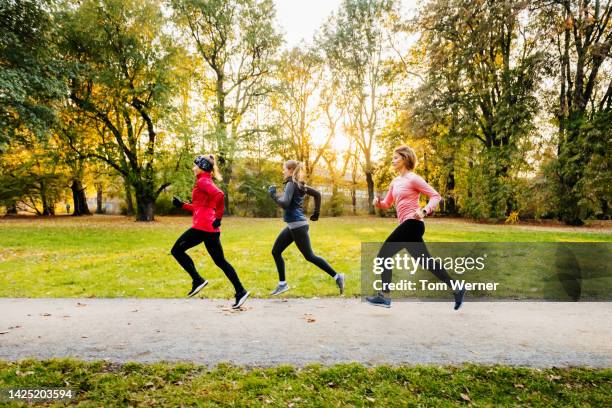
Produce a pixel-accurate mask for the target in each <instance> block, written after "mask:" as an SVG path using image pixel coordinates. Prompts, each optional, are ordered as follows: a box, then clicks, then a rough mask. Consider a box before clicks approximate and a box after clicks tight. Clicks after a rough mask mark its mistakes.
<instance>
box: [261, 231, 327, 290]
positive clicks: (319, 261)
mask: <svg viewBox="0 0 612 408" xmlns="http://www.w3.org/2000/svg"><path fill="white" fill-rule="evenodd" d="M308 228H309V226H308V225H304V226H303V227H299V228H295V229H290V228H289V227H286V228H285V229H284V230H282V231H281V233H280V234H278V237H277V238H276V241H275V242H274V246H273V247H272V256H273V257H274V262H276V269H277V270H278V279H279V280H280V281H284V280H285V260H284V259H283V255H282V254H283V251H284V250H285V249H286V248H287V247H288V246H289V245H291V243H292V242H295V245H296V246H297V247H298V249H299V250H300V252H301V253H302V255H304V258H305V259H306V260H307V261H308V262H312V263H313V264H315V265H317V266H318V267H319V268H321V269H323V270H324V271H325V272H327V274H328V275H329V276H331V277H335V276H336V271H334V268H332V267H331V265H330V264H328V263H327V261H326V260H325V259H323V258H321V257H320V256H317V255H315V253H314V252H312V247H311V246H310V236H309V235H308Z"/></svg>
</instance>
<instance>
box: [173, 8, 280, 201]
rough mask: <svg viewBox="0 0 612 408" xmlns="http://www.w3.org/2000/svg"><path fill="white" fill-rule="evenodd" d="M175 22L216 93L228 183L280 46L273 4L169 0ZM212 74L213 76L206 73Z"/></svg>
mask: <svg viewBox="0 0 612 408" xmlns="http://www.w3.org/2000/svg"><path fill="white" fill-rule="evenodd" d="M170 4H171V6H172V8H173V11H174V15H173V18H174V21H175V22H176V23H177V25H178V26H179V27H181V28H182V29H183V30H184V31H185V32H186V33H187V35H188V36H189V38H190V39H191V40H192V43H193V45H194V46H195V48H196V50H197V52H198V54H199V56H200V57H201V58H202V59H203V61H204V63H205V64H206V65H205V68H207V69H208V70H207V72H206V74H205V75H203V76H204V77H205V78H206V79H205V81H204V92H205V93H210V94H213V95H214V100H215V106H214V109H213V112H214V115H213V116H214V123H215V128H214V130H213V132H211V137H212V138H213V140H214V141H215V145H216V151H217V158H218V164H219V168H220V170H221V173H222V176H223V183H224V185H225V193H226V194H225V207H226V209H228V210H229V208H230V206H229V202H230V201H229V193H228V185H229V183H230V181H231V179H232V164H233V160H234V157H235V153H236V151H237V149H238V147H239V145H240V142H241V141H242V140H243V138H244V137H245V135H246V134H248V130H246V129H243V126H242V125H243V121H244V118H245V115H247V114H248V113H249V112H250V110H251V109H252V107H253V104H254V102H255V101H256V100H257V98H258V97H259V96H262V95H265V94H267V93H268V92H269V91H270V88H269V87H268V86H267V83H266V80H267V79H268V78H269V77H270V75H271V74H272V67H273V65H272V61H273V58H274V56H275V54H276V52H277V49H278V47H279V46H280V44H281V36H280V35H279V34H278V33H277V32H276V29H275V23H274V17H275V10H274V4H273V2H272V1H271V0H170ZM208 73H210V75H207V74H208Z"/></svg>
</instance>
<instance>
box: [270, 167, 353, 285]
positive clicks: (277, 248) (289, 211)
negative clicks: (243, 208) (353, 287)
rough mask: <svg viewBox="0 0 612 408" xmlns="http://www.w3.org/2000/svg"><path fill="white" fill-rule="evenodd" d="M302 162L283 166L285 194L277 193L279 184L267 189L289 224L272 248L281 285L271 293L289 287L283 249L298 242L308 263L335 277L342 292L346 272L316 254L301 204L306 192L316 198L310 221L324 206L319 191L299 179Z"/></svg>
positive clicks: (315, 217)
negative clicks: (279, 194) (339, 271)
mask: <svg viewBox="0 0 612 408" xmlns="http://www.w3.org/2000/svg"><path fill="white" fill-rule="evenodd" d="M300 169H301V164H300V163H298V162H297V161H295V160H288V161H287V162H286V163H285V164H284V166H283V177H284V178H285V181H284V185H285V191H284V193H283V195H282V197H277V196H276V186H270V188H269V189H268V192H269V193H270V196H271V197H272V199H273V200H274V201H276V203H277V204H278V205H280V206H281V207H282V208H283V210H284V214H283V220H284V221H285V222H286V223H287V227H286V228H285V229H283V230H282V231H281V233H280V234H279V235H278V237H277V238H276V242H274V246H273V247H272V256H273V257H274V262H275V263H276V269H277V270H278V280H279V283H278V286H277V287H276V289H275V290H274V291H273V292H272V293H271V295H279V294H281V293H283V292H286V291H288V290H289V285H288V284H287V281H286V280H285V261H284V260H283V255H282V254H283V251H284V250H285V249H286V248H287V247H288V246H289V245H291V243H292V242H295V245H296V246H297V247H298V249H299V250H300V252H301V253H302V255H304V258H305V259H306V260H307V261H308V262H312V263H313V264H315V265H316V266H318V267H319V268H321V269H322V270H324V271H325V272H327V274H328V275H329V276H331V277H332V278H334V279H335V281H336V285H337V286H338V289H340V294H342V293H344V274H342V273H337V272H336V271H334V269H333V268H332V267H331V265H330V264H329V263H327V261H326V260H325V259H323V258H321V257H320V256H317V255H315V253H314V252H313V251H312V247H311V246H310V237H309V235H308V221H307V220H306V217H305V216H304V210H303V209H302V204H303V203H304V197H305V196H306V194H308V195H310V196H313V197H314V200H315V210H314V214H312V216H311V217H310V220H311V221H317V220H318V219H319V212H320V209H321V193H319V192H318V191H317V190H315V189H313V188H311V187H308V186H307V185H306V184H304V182H303V181H301V180H300Z"/></svg>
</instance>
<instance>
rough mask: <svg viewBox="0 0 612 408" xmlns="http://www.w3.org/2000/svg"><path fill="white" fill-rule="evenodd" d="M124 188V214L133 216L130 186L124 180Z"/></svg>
mask: <svg viewBox="0 0 612 408" xmlns="http://www.w3.org/2000/svg"><path fill="white" fill-rule="evenodd" d="M124 187H125V206H126V214H127V215H129V216H132V215H134V201H133V200H132V186H131V185H130V183H129V182H128V180H124Z"/></svg>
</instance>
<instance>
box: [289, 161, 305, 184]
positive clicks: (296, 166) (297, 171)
mask: <svg viewBox="0 0 612 408" xmlns="http://www.w3.org/2000/svg"><path fill="white" fill-rule="evenodd" d="M285 167H287V169H289V170H293V175H292V176H291V178H292V179H293V182H294V183H295V184H297V185H298V186H300V187H301V186H302V184H304V183H303V181H302V167H303V166H302V163H300V162H299V161H297V160H287V161H286V162H285Z"/></svg>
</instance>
